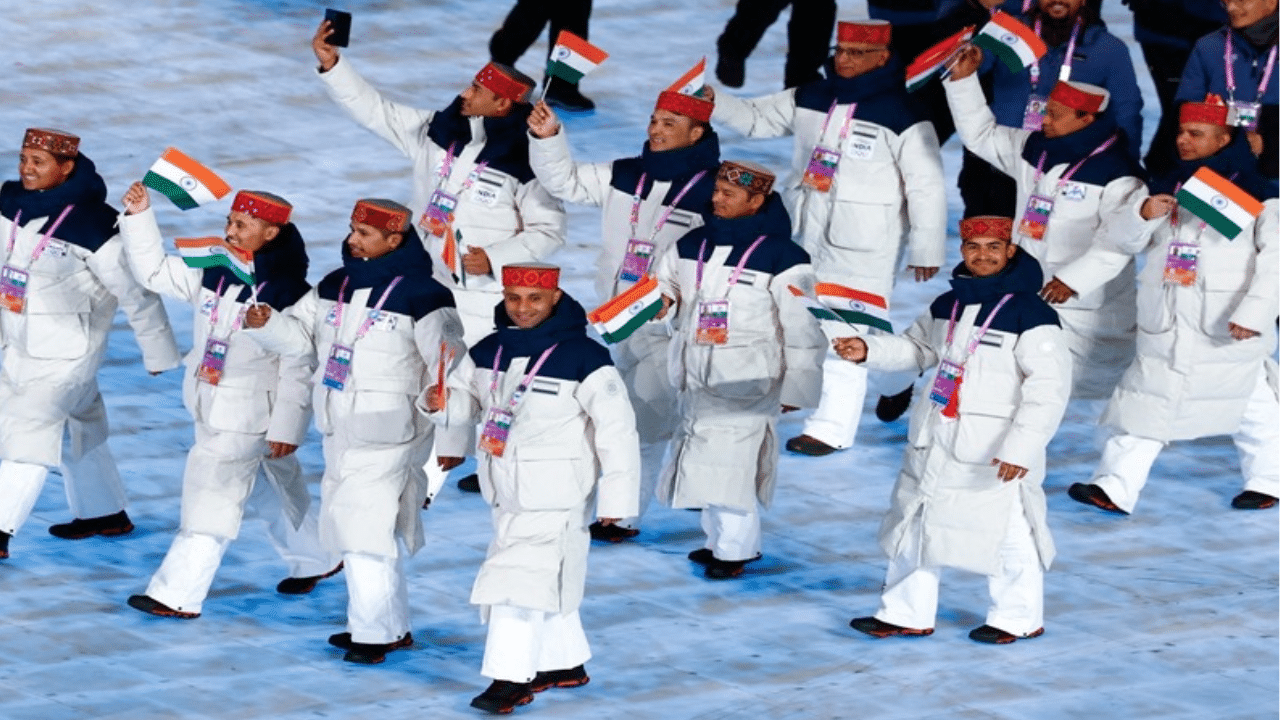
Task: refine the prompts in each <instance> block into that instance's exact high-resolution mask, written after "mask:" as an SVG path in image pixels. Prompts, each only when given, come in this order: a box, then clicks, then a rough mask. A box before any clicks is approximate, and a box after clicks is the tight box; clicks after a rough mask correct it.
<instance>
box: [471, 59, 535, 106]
mask: <svg viewBox="0 0 1280 720" xmlns="http://www.w3.org/2000/svg"><path fill="white" fill-rule="evenodd" d="M476 82H478V83H480V86H481V87H484V88H488V89H489V90H491V91H492V92H493V94H494V95H497V96H498V97H500V98H506V99H508V100H510V101H511V102H525V101H527V100H528V99H529V91H530V90H533V84H534V83H533V80H532V79H531V78H530V77H529V76H528V75H525V74H524V73H522V72H520V71H519V70H516V69H515V68H513V67H510V66H507V65H503V64H502V63H496V62H490V63H489V64H488V65H485V66H484V67H483V68H481V69H480V72H478V73H476Z"/></svg>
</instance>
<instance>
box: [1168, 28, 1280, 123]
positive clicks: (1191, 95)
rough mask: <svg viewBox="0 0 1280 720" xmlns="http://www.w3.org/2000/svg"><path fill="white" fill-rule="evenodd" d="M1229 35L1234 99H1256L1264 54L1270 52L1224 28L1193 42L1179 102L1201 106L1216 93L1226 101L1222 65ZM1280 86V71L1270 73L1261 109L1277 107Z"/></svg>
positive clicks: (1225, 85)
mask: <svg viewBox="0 0 1280 720" xmlns="http://www.w3.org/2000/svg"><path fill="white" fill-rule="evenodd" d="M1228 32H1230V33H1231V34H1232V36H1233V37H1232V38H1231V50H1232V63H1231V64H1232V66H1233V67H1234V68H1235V75H1236V99H1237V100H1248V101H1250V102H1252V101H1254V100H1256V99H1257V97H1258V83H1259V82H1261V81H1262V74H1263V72H1264V70H1265V67H1264V66H1265V65H1266V61H1267V53H1268V52H1270V48H1257V47H1254V46H1253V45H1252V44H1250V43H1249V41H1248V40H1245V39H1244V37H1243V36H1242V35H1240V34H1239V33H1237V32H1236V31H1234V30H1229V29H1228V28H1226V27H1223V28H1219V29H1218V30H1215V31H1214V32H1211V33H1209V34H1208V35H1205V36H1204V37H1202V38H1200V39H1199V40H1197V41H1196V45H1195V48H1194V49H1193V50H1192V51H1191V57H1190V58H1188V59H1187V67H1186V68H1185V69H1184V70H1183V71H1182V84H1181V85H1180V86H1179V87H1178V96H1177V97H1178V101H1179V102H1186V101H1188V100H1192V101H1195V102H1201V101H1203V100H1204V96H1205V93H1217V94H1218V95H1221V96H1222V99H1223V100H1227V99H1228V97H1227V70H1226V66H1225V65H1224V64H1223V62H1222V55H1223V51H1224V50H1225V49H1226V44H1227V33H1228ZM1278 85H1280V70H1273V71H1272V73H1271V79H1270V80H1269V81H1268V82H1267V87H1266V88H1265V91H1266V92H1264V93H1263V96H1262V104H1263V105H1275V104H1277V98H1278V96H1277V92H1276V87H1277V86H1278Z"/></svg>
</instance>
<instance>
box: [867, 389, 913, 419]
mask: <svg viewBox="0 0 1280 720" xmlns="http://www.w3.org/2000/svg"><path fill="white" fill-rule="evenodd" d="M914 390H915V388H914V387H909V388H907V389H906V390H903V391H902V392H900V393H898V394H897V395H881V396H880V399H879V400H877V401H876V418H877V419H879V420H880V422H887V423H890V422H893V421H894V420H897V419H898V418H900V417H902V414H903V413H905V412H906V411H907V408H909V407H911V393H912V392H913V391H914Z"/></svg>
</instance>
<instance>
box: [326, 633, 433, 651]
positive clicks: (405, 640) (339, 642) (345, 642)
mask: <svg viewBox="0 0 1280 720" xmlns="http://www.w3.org/2000/svg"><path fill="white" fill-rule="evenodd" d="M329 644H330V645H332V646H334V647H336V648H340V649H342V650H350V649H351V647H352V646H353V645H359V644H361V643H353V642H351V633H349V632H340V633H334V634H333V635H330V636H329ZM385 645H386V648H387V652H390V651H392V650H399V649H400V648H407V647H409V646H410V645H413V633H411V632H407V633H405V634H404V637H402V638H400V639H399V640H396V641H395V642H390V643H385Z"/></svg>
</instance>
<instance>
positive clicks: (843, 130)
mask: <svg viewBox="0 0 1280 720" xmlns="http://www.w3.org/2000/svg"><path fill="white" fill-rule="evenodd" d="M838 102H839V101H838V100H832V101H831V109H829V110H827V118H826V119H825V120H823V121H822V133H821V134H819V135H818V144H819V145H821V144H822V140H823V138H825V137H826V136H827V126H828V125H830V124H831V116H832V115H834V114H835V112H836V104H837V103H838ZM857 109H858V103H849V109H848V110H846V111H845V114H844V125H842V126H841V127H840V145H844V141H845V138H847V137H849V124H850V123H852V122H853V113H854V112H855V111H856V110H857ZM837 147H838V146H837Z"/></svg>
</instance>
